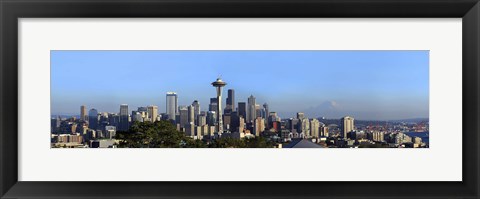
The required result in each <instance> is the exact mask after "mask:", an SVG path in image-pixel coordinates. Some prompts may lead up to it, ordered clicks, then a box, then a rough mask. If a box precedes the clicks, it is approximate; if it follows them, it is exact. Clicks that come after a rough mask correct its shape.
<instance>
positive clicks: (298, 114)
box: [297, 112, 305, 120]
mask: <svg viewBox="0 0 480 199" xmlns="http://www.w3.org/2000/svg"><path fill="white" fill-rule="evenodd" d="M304 118H305V113H302V112H298V113H297V119H299V120H303V119H304Z"/></svg>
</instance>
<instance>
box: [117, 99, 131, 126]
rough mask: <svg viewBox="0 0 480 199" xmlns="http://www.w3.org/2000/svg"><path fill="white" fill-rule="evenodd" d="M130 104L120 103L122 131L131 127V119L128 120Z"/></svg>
mask: <svg viewBox="0 0 480 199" xmlns="http://www.w3.org/2000/svg"><path fill="white" fill-rule="evenodd" d="M128 120H129V119H128V105H127V104H122V105H120V124H119V128H118V129H119V130H121V131H127V130H128V128H129V127H130V124H129V121H128Z"/></svg>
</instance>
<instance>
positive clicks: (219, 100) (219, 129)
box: [212, 78, 227, 133]
mask: <svg viewBox="0 0 480 199" xmlns="http://www.w3.org/2000/svg"><path fill="white" fill-rule="evenodd" d="M226 85H227V82H224V81H222V79H220V78H217V80H216V81H214V82H212V86H213V87H215V90H217V110H216V111H217V129H216V130H217V132H218V133H223V117H222V88H223V87H224V86H226Z"/></svg>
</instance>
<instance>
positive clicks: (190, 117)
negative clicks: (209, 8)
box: [187, 105, 195, 124]
mask: <svg viewBox="0 0 480 199" xmlns="http://www.w3.org/2000/svg"><path fill="white" fill-rule="evenodd" d="M187 109H188V123H189V124H194V123H195V107H194V106H193V105H190V106H188V107H187Z"/></svg>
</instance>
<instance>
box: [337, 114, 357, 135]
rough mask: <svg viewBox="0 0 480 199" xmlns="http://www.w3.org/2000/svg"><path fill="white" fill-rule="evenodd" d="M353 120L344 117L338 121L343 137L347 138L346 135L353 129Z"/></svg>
mask: <svg viewBox="0 0 480 199" xmlns="http://www.w3.org/2000/svg"><path fill="white" fill-rule="evenodd" d="M354 120H355V119H354V118H353V117H350V116H345V117H343V118H342V119H341V121H340V129H342V133H343V137H344V138H347V133H350V132H351V131H353V130H354V129H355V124H354Z"/></svg>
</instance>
